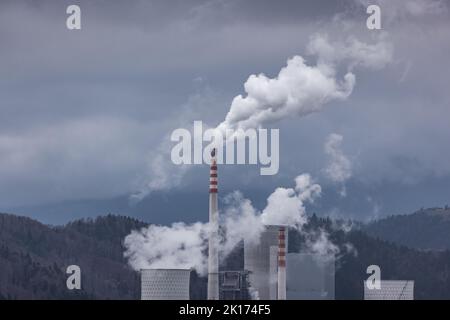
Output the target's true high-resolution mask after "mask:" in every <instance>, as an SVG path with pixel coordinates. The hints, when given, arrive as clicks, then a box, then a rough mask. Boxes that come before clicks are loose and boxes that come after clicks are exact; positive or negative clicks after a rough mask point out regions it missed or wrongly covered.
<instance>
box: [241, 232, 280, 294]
mask: <svg viewBox="0 0 450 320" xmlns="http://www.w3.org/2000/svg"><path fill="white" fill-rule="evenodd" d="M279 234H280V226H273V225H270V226H266V230H265V231H264V232H263V233H262V234H261V239H260V241H259V243H258V244H256V245H255V244H249V243H246V242H244V269H245V270H248V271H249V285H250V287H251V290H252V291H253V292H255V293H256V296H257V298H259V299H261V300H276V299H278V290H277V287H278V258H279V257H278V253H279V252H278V251H279ZM287 240H288V232H287V230H286V233H285V240H284V241H285V243H288V241H287Z"/></svg>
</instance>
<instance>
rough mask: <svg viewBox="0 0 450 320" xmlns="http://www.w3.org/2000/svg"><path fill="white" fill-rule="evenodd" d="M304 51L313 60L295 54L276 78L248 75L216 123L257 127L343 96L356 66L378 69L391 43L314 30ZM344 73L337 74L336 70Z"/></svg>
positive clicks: (349, 90)
mask: <svg viewBox="0 0 450 320" xmlns="http://www.w3.org/2000/svg"><path fill="white" fill-rule="evenodd" d="M307 53H308V54H309V55H311V56H315V57H317V61H316V65H307V64H306V61H305V59H304V58H303V57H301V56H299V55H296V56H294V57H292V58H290V59H289V60H288V61H287V65H286V66H285V67H284V68H282V69H281V70H280V72H279V74H278V75H277V76H276V77H275V78H269V77H267V76H266V75H264V74H262V73H261V74H259V75H251V76H250V77H249V78H248V80H247V81H246V82H245V84H244V89H245V92H246V96H245V97H244V96H242V95H238V96H236V97H235V98H234V99H233V102H232V103H231V107H230V110H229V112H228V114H227V115H226V117H225V120H224V121H223V122H222V123H220V124H219V125H218V127H217V128H218V129H221V130H226V129H233V130H236V129H244V130H245V129H247V128H259V127H261V126H263V125H265V124H269V123H273V122H277V121H279V120H282V119H284V118H287V117H292V116H298V117H304V116H306V115H308V114H310V113H313V112H319V111H321V110H322V109H323V107H324V106H325V105H326V104H327V103H329V102H331V101H333V100H345V99H347V98H348V97H349V96H350V94H351V93H352V91H353V88H354V86H355V81H356V78H355V74H354V73H353V71H352V70H353V69H354V68H355V67H358V66H360V67H365V68H368V69H381V68H383V67H384V66H385V65H386V64H388V63H389V62H390V61H391V60H392V55H393V47H392V45H391V44H390V42H389V41H387V40H386V36H381V37H380V38H379V39H378V42H377V43H375V44H367V43H363V42H361V41H359V40H358V39H356V38H354V37H349V38H347V39H346V40H345V41H342V42H330V41H329V39H328V36H327V35H320V34H317V35H314V36H312V37H311V39H310V42H309V44H308V46H307ZM342 65H344V66H346V69H347V71H346V73H345V74H344V75H343V77H342V79H338V70H339V68H341V67H342Z"/></svg>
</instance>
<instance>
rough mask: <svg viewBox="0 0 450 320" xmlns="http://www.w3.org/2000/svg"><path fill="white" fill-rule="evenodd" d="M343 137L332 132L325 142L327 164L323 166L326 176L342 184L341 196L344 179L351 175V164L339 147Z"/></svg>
mask: <svg viewBox="0 0 450 320" xmlns="http://www.w3.org/2000/svg"><path fill="white" fill-rule="evenodd" d="M343 139H344V137H343V136H342V135H340V134H337V133H332V134H330V135H329V136H328V137H327V140H326V142H325V146H324V149H325V153H326V155H327V156H328V165H327V167H326V168H325V174H326V175H327V177H328V178H329V179H330V180H331V181H333V182H335V183H339V184H341V185H342V189H341V192H340V194H341V196H343V197H344V196H346V188H345V181H347V180H348V179H349V178H350V177H351V176H352V164H351V162H350V160H349V159H348V158H347V156H346V155H345V154H344V152H343V151H342V148H341V144H342V141H343Z"/></svg>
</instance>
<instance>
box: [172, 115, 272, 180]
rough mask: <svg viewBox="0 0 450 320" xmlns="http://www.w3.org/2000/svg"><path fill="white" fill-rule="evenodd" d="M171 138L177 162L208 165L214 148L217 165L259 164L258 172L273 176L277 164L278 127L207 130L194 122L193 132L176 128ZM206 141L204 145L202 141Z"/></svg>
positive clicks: (173, 159) (201, 124)
mask: <svg viewBox="0 0 450 320" xmlns="http://www.w3.org/2000/svg"><path fill="white" fill-rule="evenodd" d="M170 140H171V141H173V142H177V144H176V145H175V146H173V148H172V151H171V155H170V156H171V160H172V162H173V163H174V164H176V165H184V164H203V163H206V164H210V163H211V151H212V150H213V149H214V148H215V149H216V150H217V153H216V159H217V163H218V164H227V165H228V164H253V165H256V164H259V165H260V166H261V168H260V174H261V175H274V174H277V173H278V170H279V166H280V146H279V140H280V133H279V129H270V130H268V129H246V130H244V129H237V130H232V129H227V130H224V131H222V130H219V129H211V128H210V129H206V130H204V131H203V123H202V122H201V121H194V129H193V133H191V132H190V131H189V130H187V129H184V128H178V129H175V130H174V131H173V132H172V135H171V137H170ZM205 143H207V145H206V146H204V144H205Z"/></svg>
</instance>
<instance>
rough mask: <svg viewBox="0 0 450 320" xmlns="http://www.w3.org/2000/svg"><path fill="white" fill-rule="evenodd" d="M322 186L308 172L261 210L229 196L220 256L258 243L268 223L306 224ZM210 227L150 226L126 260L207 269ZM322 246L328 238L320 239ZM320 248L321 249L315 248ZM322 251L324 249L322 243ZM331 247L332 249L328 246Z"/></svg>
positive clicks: (129, 243) (139, 265) (129, 245)
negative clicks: (309, 208)
mask: <svg viewBox="0 0 450 320" xmlns="http://www.w3.org/2000/svg"><path fill="white" fill-rule="evenodd" d="M320 193H321V188H320V186H319V185H318V184H315V183H314V182H313V181H312V179H311V177H310V176H309V175H308V174H302V175H300V176H298V177H297V178H296V179H295V187H294V188H277V189H276V190H275V191H274V192H273V193H272V194H271V195H270V196H269V197H268V199H267V206H266V207H265V208H264V210H263V211H262V212H259V211H258V210H257V209H255V208H254V207H253V205H252V204H251V202H250V200H248V199H245V198H244V197H243V195H242V194H241V193H240V192H238V191H237V192H234V193H232V194H230V195H229V196H228V197H227V198H226V203H227V208H226V209H225V210H224V212H221V226H222V227H223V231H224V232H223V234H222V239H221V244H220V250H221V254H222V257H225V256H227V255H228V254H229V253H230V252H231V250H233V248H234V247H235V246H236V244H237V243H238V242H239V241H241V240H244V241H247V242H249V243H258V242H259V238H260V236H261V233H262V232H263V231H264V227H265V225H267V224H276V225H280V224H281V225H289V226H291V227H293V228H297V229H298V230H301V229H302V226H303V225H304V224H305V223H306V221H307V220H306V211H305V206H304V205H305V203H306V202H311V201H314V199H316V198H317V197H319V196H320ZM208 227H209V225H208V224H207V223H200V222H198V223H195V224H189V225H187V224H184V223H174V224H173V225H172V226H170V227H166V226H154V225H152V226H150V227H148V228H144V229H142V230H139V231H133V232H132V233H131V234H130V235H128V236H127V237H126V238H125V242H124V244H125V247H126V251H125V257H127V258H128V261H129V264H130V265H131V266H132V267H133V268H134V269H136V270H140V269H143V268H194V269H195V270H196V271H197V272H198V273H199V274H202V275H204V274H205V273H206V271H207V257H206V255H205V254H206V248H207V235H208ZM319 240H320V241H321V243H323V242H324V238H323V237H321V238H320V239H319ZM317 246H318V248H319V245H317ZM320 247H326V246H325V245H323V244H321V245H320ZM327 248H328V247H327Z"/></svg>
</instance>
